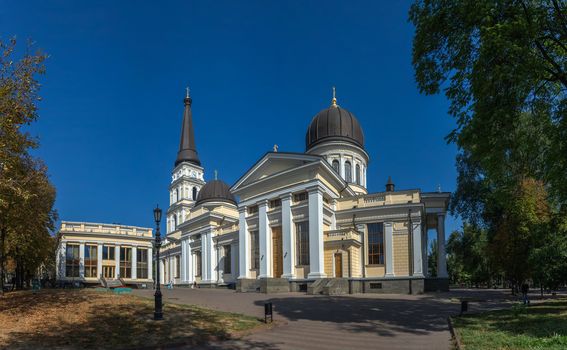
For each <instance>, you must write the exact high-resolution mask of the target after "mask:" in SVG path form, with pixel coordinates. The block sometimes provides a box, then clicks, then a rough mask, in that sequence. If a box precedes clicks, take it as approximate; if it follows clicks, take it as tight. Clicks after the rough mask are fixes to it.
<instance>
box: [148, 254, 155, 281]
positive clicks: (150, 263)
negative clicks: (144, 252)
mask: <svg viewBox="0 0 567 350" xmlns="http://www.w3.org/2000/svg"><path fill="white" fill-rule="evenodd" d="M148 279H149V280H153V279H154V251H153V249H152V247H149V248H148Z"/></svg>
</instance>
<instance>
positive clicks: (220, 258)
mask: <svg viewBox="0 0 567 350" xmlns="http://www.w3.org/2000/svg"><path fill="white" fill-rule="evenodd" d="M221 249H223V248H222V246H221V245H220V244H218V242H217V259H216V262H217V281H218V282H219V283H224V281H223V277H224V276H223V274H224V259H226V256H225V255H224V249H223V251H221Z"/></svg>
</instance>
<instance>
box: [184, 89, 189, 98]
mask: <svg viewBox="0 0 567 350" xmlns="http://www.w3.org/2000/svg"><path fill="white" fill-rule="evenodd" d="M185 90H187V95H186V96H185V97H186V98H189V86H187V87H186V88H185Z"/></svg>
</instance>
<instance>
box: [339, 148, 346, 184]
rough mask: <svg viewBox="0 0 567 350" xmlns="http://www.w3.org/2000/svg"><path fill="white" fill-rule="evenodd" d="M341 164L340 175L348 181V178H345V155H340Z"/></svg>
mask: <svg viewBox="0 0 567 350" xmlns="http://www.w3.org/2000/svg"><path fill="white" fill-rule="evenodd" d="M339 162H340V169H339V173H340V174H341V177H342V178H343V180H344V179H346V177H345V156H344V155H343V154H341V155H340V158H339Z"/></svg>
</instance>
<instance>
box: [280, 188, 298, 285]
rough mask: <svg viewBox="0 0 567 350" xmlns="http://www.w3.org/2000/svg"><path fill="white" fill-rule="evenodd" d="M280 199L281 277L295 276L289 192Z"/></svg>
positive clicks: (293, 238)
mask: <svg viewBox="0 0 567 350" xmlns="http://www.w3.org/2000/svg"><path fill="white" fill-rule="evenodd" d="M281 200H282V242H283V244H282V246H283V275H282V278H295V268H294V262H295V249H294V248H295V244H294V242H295V237H294V234H293V217H292V214H291V194H289V193H288V194H286V195H285V196H282V197H281Z"/></svg>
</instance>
